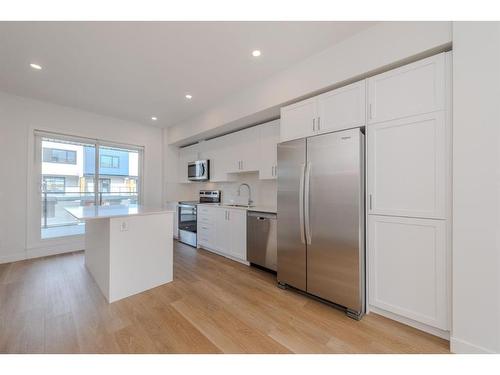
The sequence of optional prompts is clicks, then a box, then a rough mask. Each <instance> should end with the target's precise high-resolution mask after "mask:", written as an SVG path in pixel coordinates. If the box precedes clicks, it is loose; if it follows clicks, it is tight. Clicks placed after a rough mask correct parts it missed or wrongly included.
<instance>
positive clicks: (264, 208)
mask: <svg viewBox="0 0 500 375" xmlns="http://www.w3.org/2000/svg"><path fill="white" fill-rule="evenodd" d="M197 205H198V206H211V207H214V206H215V207H222V208H234V209H237V210H245V211H255V212H269V213H276V212H278V210H277V209H276V207H269V206H251V207H247V206H232V205H230V204H225V203H198V204H197Z"/></svg>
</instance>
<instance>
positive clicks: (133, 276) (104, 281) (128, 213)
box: [66, 205, 174, 303]
mask: <svg viewBox="0 0 500 375" xmlns="http://www.w3.org/2000/svg"><path fill="white" fill-rule="evenodd" d="M66 210H67V211H68V212H69V213H70V214H71V215H73V216H74V217H75V218H77V219H78V220H83V221H85V266H86V268H87V269H88V271H89V272H90V274H91V275H92V277H93V278H94V280H95V281H96V283H97V285H98V286H99V288H100V289H101V291H102V293H103V294H104V296H105V297H106V299H107V301H108V302H110V303H111V302H114V301H117V300H119V299H122V298H125V297H128V296H131V295H133V294H136V293H140V292H142V291H145V290H148V289H151V288H154V287H157V286H159V285H162V284H165V283H168V282H171V281H172V278H173V233H172V227H173V214H174V212H173V211H170V210H164V209H161V208H149V207H144V206H140V205H128V206H124V205H116V206H96V207H69V208H66Z"/></svg>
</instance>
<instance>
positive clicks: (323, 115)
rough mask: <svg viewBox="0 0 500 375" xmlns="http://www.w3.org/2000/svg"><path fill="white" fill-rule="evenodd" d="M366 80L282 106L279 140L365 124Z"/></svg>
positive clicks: (283, 140)
mask: <svg viewBox="0 0 500 375" xmlns="http://www.w3.org/2000/svg"><path fill="white" fill-rule="evenodd" d="M365 113H366V83H365V81H364V80H363V81H360V82H356V83H353V84H351V85H348V86H344V87H341V88H339V89H336V90H332V91H329V92H326V93H324V94H321V95H318V96H315V97H314V98H311V99H307V100H303V101H301V102H298V103H294V104H291V105H289V106H286V107H283V108H281V132H280V135H281V136H280V140H281V142H285V141H289V140H292V139H298V138H304V137H309V136H312V135H317V134H322V133H328V132H332V131H336V130H342V129H349V128H355V127H358V126H364V125H365V118H366V116H365Z"/></svg>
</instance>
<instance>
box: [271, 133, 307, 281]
mask: <svg viewBox="0 0 500 375" xmlns="http://www.w3.org/2000/svg"><path fill="white" fill-rule="evenodd" d="M305 159H306V140H305V139H298V140H295V141H290V142H284V143H280V144H279V145H278V225H277V226H278V229H277V231H278V281H279V282H281V283H284V284H288V285H291V286H294V287H296V288H298V289H301V290H306V244H305V234H304V220H303V219H304V215H303V209H304V189H303V188H304V169H305V162H306V160H305Z"/></svg>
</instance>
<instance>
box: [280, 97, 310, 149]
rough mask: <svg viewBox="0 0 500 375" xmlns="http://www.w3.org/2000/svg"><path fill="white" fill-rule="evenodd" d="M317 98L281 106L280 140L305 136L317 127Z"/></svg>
mask: <svg viewBox="0 0 500 375" xmlns="http://www.w3.org/2000/svg"><path fill="white" fill-rule="evenodd" d="M316 113H317V111H316V98H315V97H314V98H311V99H307V100H303V101H301V102H298V103H294V104H291V105H289V106H286V107H282V108H281V118H280V141H281V142H285V141H290V140H292V139H299V138H304V137H307V136H309V135H312V134H314V132H315V129H316Z"/></svg>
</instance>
